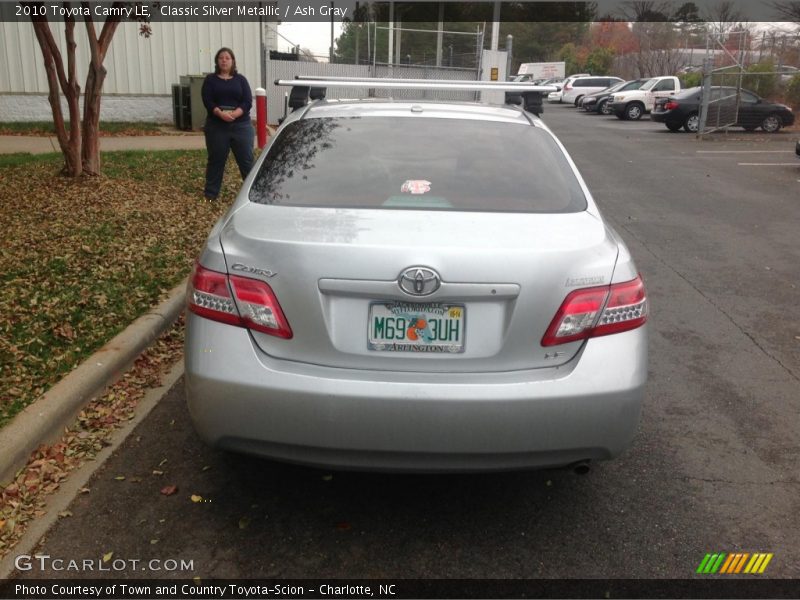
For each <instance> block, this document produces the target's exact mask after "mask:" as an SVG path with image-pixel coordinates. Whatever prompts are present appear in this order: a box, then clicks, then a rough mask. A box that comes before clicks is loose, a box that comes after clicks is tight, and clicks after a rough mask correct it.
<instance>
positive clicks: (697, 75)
mask: <svg viewBox="0 0 800 600" xmlns="http://www.w3.org/2000/svg"><path fill="white" fill-rule="evenodd" d="M678 79H680V80H681V87H682V88H691V87H697V86H698V85H703V73H702V72H700V71H693V72H691V73H682V74H680V75H678Z"/></svg>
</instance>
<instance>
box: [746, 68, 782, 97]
mask: <svg viewBox="0 0 800 600" xmlns="http://www.w3.org/2000/svg"><path fill="white" fill-rule="evenodd" d="M746 71H747V73H748V74H747V75H745V76H744V77H742V87H743V88H745V89H746V90H750V91H751V92H755V93H756V94H758V95H759V96H762V97H764V98H770V97H772V96H774V95H775V92H776V91H777V89H778V76H777V75H775V74H774V72H775V65H774V64H773V63H772V62H771V61H770V62H762V63H757V64H754V65H750V66H749V67H747V70H746ZM759 73H770V75H765V74H759Z"/></svg>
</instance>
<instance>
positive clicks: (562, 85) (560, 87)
mask: <svg viewBox="0 0 800 600" xmlns="http://www.w3.org/2000/svg"><path fill="white" fill-rule="evenodd" d="M587 75H589V74H588V73H576V74H575V75H570V76H569V77H567V78H565V79H564V81H562V82H561V83H560V84H557V85H556V87H557V88H558V89H557V90H556V92H553V93H551V94H550V96H548V98H547V99H548V101H550V102H558V103H561V102H562V98H563V95H564V88H566V87H567V86H568V85H569V84H570V83H572V82H573V81H574V80H575V79H577V78H578V77H585V76H587ZM553 94H556V95H555V96H554V95H553ZM551 97H552V98H551Z"/></svg>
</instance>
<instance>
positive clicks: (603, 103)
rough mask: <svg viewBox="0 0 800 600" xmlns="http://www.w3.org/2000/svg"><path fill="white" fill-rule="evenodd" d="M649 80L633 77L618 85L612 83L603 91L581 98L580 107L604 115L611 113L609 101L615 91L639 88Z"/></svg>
mask: <svg viewBox="0 0 800 600" xmlns="http://www.w3.org/2000/svg"><path fill="white" fill-rule="evenodd" d="M645 81H648V80H647V79H632V80H630V81H625V82H623V83H618V84H617V85H612V86H611V87H610V88H606V89H604V90H603V91H601V92H595V93H594V94H590V95H588V96H584V97H583V98H581V101H580V103H579V105H580V108H582V109H583V110H585V111H586V112H596V113H601V114H604V115H610V114H611V105H610V104H609V103H608V100H609V98H611V96H613V95H614V92H625V91H628V90H638V89H639V88H640V87H642V84H643V83H644V82H645Z"/></svg>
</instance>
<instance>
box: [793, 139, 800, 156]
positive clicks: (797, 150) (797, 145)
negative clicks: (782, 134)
mask: <svg viewBox="0 0 800 600" xmlns="http://www.w3.org/2000/svg"><path fill="white" fill-rule="evenodd" d="M794 153H795V154H797V156H800V140H797V142H796V143H795V145H794Z"/></svg>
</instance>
